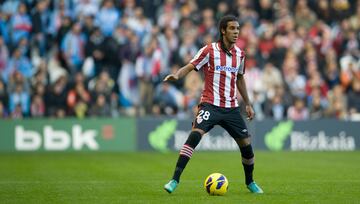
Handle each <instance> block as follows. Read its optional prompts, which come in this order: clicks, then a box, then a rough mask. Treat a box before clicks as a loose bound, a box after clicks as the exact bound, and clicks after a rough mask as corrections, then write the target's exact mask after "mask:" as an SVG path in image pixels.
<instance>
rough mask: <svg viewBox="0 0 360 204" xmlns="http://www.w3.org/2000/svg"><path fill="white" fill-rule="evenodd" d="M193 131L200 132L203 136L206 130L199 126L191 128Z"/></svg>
mask: <svg viewBox="0 0 360 204" xmlns="http://www.w3.org/2000/svg"><path fill="white" fill-rule="evenodd" d="M191 132H198V133H200V135H201V136H203V135H204V134H205V131H204V130H202V129H199V128H193V129H192V130H191ZM190 134H191V133H190Z"/></svg>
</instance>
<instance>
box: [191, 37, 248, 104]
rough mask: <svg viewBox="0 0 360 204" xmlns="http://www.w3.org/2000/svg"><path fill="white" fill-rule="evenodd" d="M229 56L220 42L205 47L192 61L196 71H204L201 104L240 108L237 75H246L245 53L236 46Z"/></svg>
mask: <svg viewBox="0 0 360 204" xmlns="http://www.w3.org/2000/svg"><path fill="white" fill-rule="evenodd" d="M229 51H230V53H231V54H232V55H231V56H230V55H227V54H226V52H225V51H224V50H222V49H221V46H220V42H214V43H211V44H209V45H206V46H204V47H203V48H201V49H200V50H199V52H198V53H197V54H196V55H195V57H194V58H193V59H192V60H191V61H190V63H191V64H193V65H194V66H195V70H196V71H199V70H200V69H202V70H203V72H204V76H205V85H204V90H203V92H202V95H201V100H200V103H203V102H206V103H210V104H213V105H215V106H219V107H224V108H233V107H238V106H239V104H238V100H237V88H236V80H237V74H244V73H245V66H244V64H245V53H244V52H243V51H242V50H241V49H240V48H239V47H237V46H236V45H234V46H233V48H232V49H230V50H229Z"/></svg>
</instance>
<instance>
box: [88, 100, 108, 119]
mask: <svg viewBox="0 0 360 204" xmlns="http://www.w3.org/2000/svg"><path fill="white" fill-rule="evenodd" d="M89 112H90V113H89V115H90V116H95V117H96V116H97V117H110V116H111V112H110V106H109V104H108V103H107V102H106V98H105V96H104V95H103V94H100V95H98V96H97V98H96V103H95V104H94V105H92V106H91V108H90V110H89Z"/></svg>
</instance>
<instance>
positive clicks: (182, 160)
mask: <svg viewBox="0 0 360 204" xmlns="http://www.w3.org/2000/svg"><path fill="white" fill-rule="evenodd" d="M200 140H201V134H200V133H199V132H198V131H192V132H191V133H190V135H189V137H188V139H187V140H186V142H185V144H184V145H183V147H182V148H181V150H180V155H179V159H178V161H177V163H176V168H175V171H174V176H173V179H174V180H175V181H177V182H178V183H179V181H180V176H181V173H182V172H183V171H184V169H185V167H186V164H187V163H188V161H189V160H190V158H191V156H192V153H193V152H194V149H195V147H196V146H197V145H198V144H199V142H200Z"/></svg>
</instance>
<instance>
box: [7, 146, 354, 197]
mask: <svg viewBox="0 0 360 204" xmlns="http://www.w3.org/2000/svg"><path fill="white" fill-rule="evenodd" d="M255 153H256V164H255V180H256V181H257V183H258V184H260V185H261V187H262V188H263V189H264V191H265V194H263V195H253V194H250V193H249V192H248V191H247V189H246V188H245V185H244V182H243V180H244V176H243V169H242V166H241V163H240V153H238V152H195V154H194V155H193V158H192V160H191V161H190V163H189V165H188V167H187V169H186V170H185V172H184V174H183V176H182V180H181V183H180V185H179V187H178V188H177V190H176V191H175V192H174V193H173V194H168V193H167V192H165V191H164V190H163V185H164V184H165V183H166V182H167V181H168V179H169V178H170V177H171V175H172V172H173V168H174V166H175V163H176V160H177V153H169V154H160V153H150V152H143V153H0V203H196V204H198V203H226V204H227V203H246V204H248V203H360V152H359V151H356V152H260V151H257V152H255ZM214 172H220V173H223V174H224V175H225V176H226V177H227V178H228V180H229V191H228V193H227V194H226V195H225V196H217V197H216V196H209V195H207V193H206V192H205V190H204V188H203V182H204V179H205V178H206V176H208V175H209V174H210V173H214Z"/></svg>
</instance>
